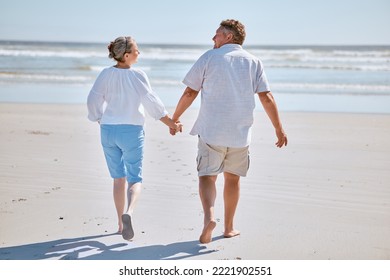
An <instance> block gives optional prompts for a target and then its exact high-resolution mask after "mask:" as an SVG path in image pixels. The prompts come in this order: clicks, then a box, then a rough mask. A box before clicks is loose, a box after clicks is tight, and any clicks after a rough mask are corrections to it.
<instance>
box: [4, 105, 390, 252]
mask: <svg viewBox="0 0 390 280" xmlns="http://www.w3.org/2000/svg"><path fill="white" fill-rule="evenodd" d="M169 111H170V112H171V113H172V112H173V109H172V108H170V109H169ZM86 114H87V112H86V107H85V106H84V105H48V104H46V105H40V104H34V105H32V104H6V103H2V104H0V155H1V157H0V259H1V260H8V259H12V260H33V259H87V260H96V259H103V260H108V259H111V260H118V259H123V260H129V259H136V260H161V259H174V260H177V259H189V260H222V259H223V260H236V259H243V260H254V259H268V260H328V259H333V260H334V259H336V260H348V259H350V260H389V259H390V238H389V236H390V172H389V166H390V146H389V142H390V115H379V114H342V113H292V112H281V117H282V120H283V123H284V126H285V129H286V132H287V134H288V136H289V145H288V147H287V148H283V149H278V148H276V147H274V142H275V135H274V132H273V129H272V126H271V124H270V122H269V120H268V119H267V117H266V115H265V113H264V112H261V111H259V112H256V115H255V125H254V129H253V135H252V144H251V147H250V153H251V167H250V170H249V174H248V176H247V177H246V178H243V179H242V184H241V199H240V202H239V206H238V210H237V214H236V225H235V226H236V227H237V228H238V229H239V230H240V231H241V233H242V234H241V235H240V236H239V237H236V238H231V239H224V238H223V237H222V230H223V201H222V178H220V180H219V181H218V198H217V205H216V214H217V217H218V220H217V227H216V229H215V231H214V238H213V241H212V242H211V243H209V244H207V245H204V244H199V242H198V237H199V234H200V232H201V229H202V219H203V216H202V215H203V214H202V209H201V204H200V200H199V196H198V187H197V173H196V166H195V157H196V150H197V148H196V145H197V139H196V137H193V136H190V135H189V134H188V132H189V130H190V128H191V126H192V124H193V122H194V120H195V118H196V115H197V110H196V109H191V110H189V111H188V112H186V113H185V115H184V116H183V118H182V122H183V123H184V129H185V131H184V133H182V134H180V135H177V136H175V137H172V136H170V135H169V134H168V130H167V128H166V127H165V126H164V125H163V124H162V123H161V122H158V121H154V120H152V119H151V118H150V117H148V118H147V124H146V128H145V131H146V147H145V159H144V183H143V192H142V195H141V198H140V201H139V204H138V205H137V208H136V211H135V213H134V229H135V238H134V240H133V241H132V242H127V241H125V240H123V239H122V237H121V235H118V234H115V231H116V230H117V225H116V217H115V216H116V214H115V209H114V204H113V199H112V187H111V184H112V180H111V178H110V177H109V174H108V171H107V168H106V164H105V161H104V157H103V153H102V149H101V146H100V138H99V127H98V125H97V124H95V123H91V122H89V121H88V120H87V117H86Z"/></svg>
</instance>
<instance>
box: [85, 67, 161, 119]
mask: <svg viewBox="0 0 390 280" xmlns="http://www.w3.org/2000/svg"><path fill="white" fill-rule="evenodd" d="M87 106H88V119H89V120H91V121H93V122H96V121H100V124H133V125H144V123H145V113H144V108H145V109H146V111H147V112H148V114H149V115H150V116H151V117H152V118H154V119H156V120H159V119H161V118H162V117H164V116H166V115H167V114H168V112H167V111H166V109H165V106H164V104H163V103H162V101H161V100H160V98H159V97H158V96H157V95H156V94H155V93H154V92H153V90H152V88H151V86H150V83H149V79H148V77H147V76H146V74H145V73H144V72H143V71H142V70H139V69H133V68H129V69H121V68H116V67H114V66H111V67H108V68H105V69H103V71H102V72H101V73H100V74H99V76H98V77H97V79H96V81H95V83H94V85H93V87H92V89H91V91H90V92H89V95H88V99H87Z"/></svg>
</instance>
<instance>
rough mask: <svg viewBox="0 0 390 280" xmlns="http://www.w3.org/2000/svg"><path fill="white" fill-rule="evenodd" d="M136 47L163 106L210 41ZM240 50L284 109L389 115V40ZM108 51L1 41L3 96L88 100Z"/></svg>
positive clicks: (170, 103)
mask: <svg viewBox="0 0 390 280" xmlns="http://www.w3.org/2000/svg"><path fill="white" fill-rule="evenodd" d="M138 45H139V49H140V51H141V55H140V56H139V59H138V63H137V64H136V65H134V67H137V68H141V69H142V70H144V71H145V72H146V73H147V75H148V77H149V79H150V82H151V84H152V87H153V89H154V91H155V92H157V94H158V95H159V96H160V98H161V99H162V101H163V102H164V104H165V105H166V106H167V107H171V106H172V107H174V106H175V105H176V104H177V101H178V99H179V98H180V96H181V94H182V92H183V90H184V88H185V87H184V85H183V84H182V83H181V81H182V79H183V77H184V76H185V74H186V73H187V71H188V70H189V69H190V67H191V66H192V64H193V63H194V62H195V61H196V59H197V58H198V57H199V56H200V55H201V54H202V53H203V52H205V51H206V50H208V49H209V48H211V47H212V45H158V44H156V45H151V44H141V43H139V44H138ZM244 48H245V49H246V50H248V51H249V52H250V53H252V54H254V55H255V56H257V57H259V58H260V59H261V60H262V61H263V64H264V66H265V71H266V73H267V77H268V80H269V82H270V85H271V89H272V92H273V94H274V96H275V98H276V100H277V103H278V106H279V109H280V110H281V111H314V112H356V113H390V46H245V45H244ZM107 54H108V51H107V46H106V44H92V43H50V42H6V41H0V102H24V103H26V102H36V103H85V102H86V98H87V95H88V92H89V90H90V88H91V86H92V84H93V82H94V80H95V78H96V77H97V75H98V74H99V72H100V71H101V70H102V69H103V68H104V67H107V66H110V65H113V64H115V63H114V61H112V60H110V59H109V58H108V57H107ZM199 102H200V101H199V100H197V101H196V103H195V104H194V106H199ZM258 108H259V109H260V110H261V106H260V104H259V103H258Z"/></svg>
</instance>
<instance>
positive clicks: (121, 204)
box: [113, 177, 126, 233]
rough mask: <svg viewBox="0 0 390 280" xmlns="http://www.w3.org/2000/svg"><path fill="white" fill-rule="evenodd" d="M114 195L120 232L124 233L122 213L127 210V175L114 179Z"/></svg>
mask: <svg viewBox="0 0 390 280" xmlns="http://www.w3.org/2000/svg"><path fill="white" fill-rule="evenodd" d="M113 195H114V203H115V208H116V213H117V216H118V233H122V230H123V224H122V214H123V213H124V211H125V204H126V177H123V178H117V179H114V183H113Z"/></svg>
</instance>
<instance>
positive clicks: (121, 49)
mask: <svg viewBox="0 0 390 280" xmlns="http://www.w3.org/2000/svg"><path fill="white" fill-rule="evenodd" d="M134 42H135V40H134V39H133V38H131V37H130V36H126V37H123V36H122V37H118V38H116V39H115V41H112V42H110V44H109V45H108V47H107V48H108V57H109V58H113V59H115V60H116V61H118V62H123V56H124V55H125V54H126V53H131V48H132V47H133V44H134Z"/></svg>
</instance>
